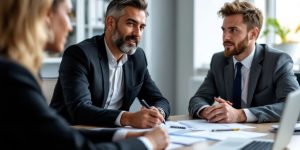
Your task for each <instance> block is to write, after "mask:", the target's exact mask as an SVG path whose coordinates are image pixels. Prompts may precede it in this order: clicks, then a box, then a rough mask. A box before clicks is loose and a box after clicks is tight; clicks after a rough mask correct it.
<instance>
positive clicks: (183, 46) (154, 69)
mask: <svg viewBox="0 0 300 150" xmlns="http://www.w3.org/2000/svg"><path fill="white" fill-rule="evenodd" d="M109 2H110V0H72V3H73V7H74V10H73V13H72V16H71V21H72V25H73V29H74V31H73V32H72V33H70V35H69V38H68V42H67V45H66V46H69V45H71V44H75V43H78V42H80V41H82V40H84V39H86V38H90V37H92V36H94V35H100V34H102V33H103V30H104V15H105V10H106V7H107V5H108V3H109ZM225 2H231V0H148V3H149V7H148V11H149V14H150V15H149V17H148V19H147V27H146V29H145V32H144V35H143V40H142V42H141V44H140V47H142V48H143V49H144V51H145V53H146V55H147V59H148V69H149V71H150V74H151V76H152V78H153V80H154V81H155V82H156V84H157V86H158V87H159V89H160V90H161V92H162V93H163V95H164V96H165V97H166V98H167V99H168V100H169V101H170V104H171V114H172V115H181V114H188V103H189V99H190V98H191V97H192V96H193V94H194V93H195V91H196V90H197V88H198V87H199V86H200V85H201V83H202V81H203V79H204V77H205V75H206V73H207V70H208V69H209V63H210V59H211V56H212V55H213V54H214V53H215V52H219V51H223V46H222V30H221V25H222V18H220V17H219V16H218V15H217V11H218V10H219V9H220V8H221V6H222V5H223V4H224V3H225ZM251 2H253V3H255V4H256V6H258V7H259V8H260V9H261V10H262V11H263V14H264V17H265V22H264V26H263V29H262V32H261V37H260V38H259V39H258V41H257V43H268V44H270V45H271V46H273V47H275V48H277V47H279V48H280V49H282V50H285V51H286V52H287V53H289V54H290V55H291V56H292V58H293V60H294V63H295V66H294V70H295V72H296V73H299V72H300V71H299V64H300V47H299V42H300V31H299V30H300V29H299V28H300V9H299V6H300V1H299V0H251ZM278 30H283V31H284V33H286V34H284V36H285V37H286V39H287V41H283V40H282V39H281V38H280V36H279V34H277V33H278ZM297 31H298V32H297ZM61 56H62V54H55V55H53V54H46V56H45V57H46V59H44V64H43V67H42V70H41V75H42V78H43V79H45V80H51V81H56V79H57V76H58V67H59V64H60V61H61ZM51 84H52V85H51V86H53V85H54V84H53V83H51ZM50 96H51V94H50ZM136 109H139V103H138V102H137V101H136V102H135V104H134V106H133V107H132V109H131V110H132V111H135V110H136Z"/></svg>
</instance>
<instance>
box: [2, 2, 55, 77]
mask: <svg viewBox="0 0 300 150" xmlns="http://www.w3.org/2000/svg"><path fill="white" fill-rule="evenodd" d="M51 4H52V0H4V1H1V5H0V55H1V56H4V57H7V58H9V59H11V60H14V61H16V62H17V63H19V64H21V65H23V66H25V67H26V68H27V69H29V70H30V71H31V72H32V73H33V75H37V74H38V71H39V69H40V67H41V64H42V57H43V49H44V46H45V44H46V42H47V38H48V37H47V33H48V31H47V28H46V14H47V12H48V11H49V10H50V8H51Z"/></svg>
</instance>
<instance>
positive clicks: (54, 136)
mask: <svg viewBox="0 0 300 150" xmlns="http://www.w3.org/2000/svg"><path fill="white" fill-rule="evenodd" d="M51 7H52V8H51ZM70 9H71V3H70V0H54V1H52V0H6V1H2V2H1V5H0V100H1V106H0V118H1V121H2V123H1V125H0V126H1V127H0V130H1V131H0V133H1V144H0V145H1V147H8V149H43V150H44V149H51V150H54V149H72V150H75V149H84V150H88V149H146V148H150V149H164V148H165V147H166V146H167V144H168V137H167V134H166V132H165V131H164V130H162V129H160V128H156V129H154V130H152V131H150V132H143V133H130V132H126V131H122V130H121V131H116V130H101V131H86V130H80V131H78V130H75V129H73V128H72V127H70V126H69V125H68V124H67V122H66V121H65V120H64V119H63V118H61V117H60V116H58V115H57V114H56V113H55V111H53V110H52V109H51V108H49V107H48V105H47V102H46V100H45V97H44V96H43V95H42V91H41V88H40V86H39V82H38V71H39V69H40V66H41V62H42V50H43V49H51V50H55V51H61V50H63V46H59V45H62V44H63V43H64V40H65V38H66V34H62V33H66V32H69V31H71V30H72V28H69V27H66V28H64V26H61V28H56V27H55V21H58V22H56V23H63V22H65V23H67V24H66V25H67V26H68V23H69V22H68V19H69V18H68V17H62V16H64V15H66V14H67V13H68V12H69V11H70ZM59 16H61V17H62V18H59ZM57 19H58V20H57ZM58 29H65V30H63V31H61V32H56V31H57V30H58ZM59 38H61V40H58V39H59ZM46 43H48V44H47V47H45V45H46ZM140 135H144V136H143V137H139V138H130V139H127V140H121V141H116V142H111V141H113V140H117V139H122V138H123V139H124V138H129V137H133V136H140ZM154 137H157V138H158V139H154ZM100 142H101V143H100ZM103 142H107V143H103ZM99 143H100V144H99Z"/></svg>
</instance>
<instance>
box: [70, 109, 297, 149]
mask: <svg viewBox="0 0 300 150" xmlns="http://www.w3.org/2000/svg"><path fill="white" fill-rule="evenodd" d="M191 119H192V118H191V117H190V116H189V115H176V116H170V117H169V119H168V120H169V121H178V120H191ZM273 124H274V123H260V124H257V123H245V125H249V126H253V127H255V128H251V129H243V130H244V131H253V132H260V133H267V134H268V135H266V136H264V137H261V138H263V139H274V137H275V134H274V133H272V132H270V129H271V126H272V125H273ZM73 127H74V128H95V127H94V126H84V125H76V126H73ZM215 143H216V142H215V141H205V142H200V143H195V144H193V145H190V146H185V147H181V148H179V149H177V150H193V149H201V150H205V149H208V148H209V147H210V146H212V145H213V144H215ZM297 143H298V144H297ZM299 143H300V135H293V137H292V139H291V141H290V143H289V144H288V146H287V149H289V150H297V149H300V146H299Z"/></svg>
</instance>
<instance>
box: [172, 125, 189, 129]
mask: <svg viewBox="0 0 300 150" xmlns="http://www.w3.org/2000/svg"><path fill="white" fill-rule="evenodd" d="M170 128H177V129H186V127H183V126H170Z"/></svg>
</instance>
